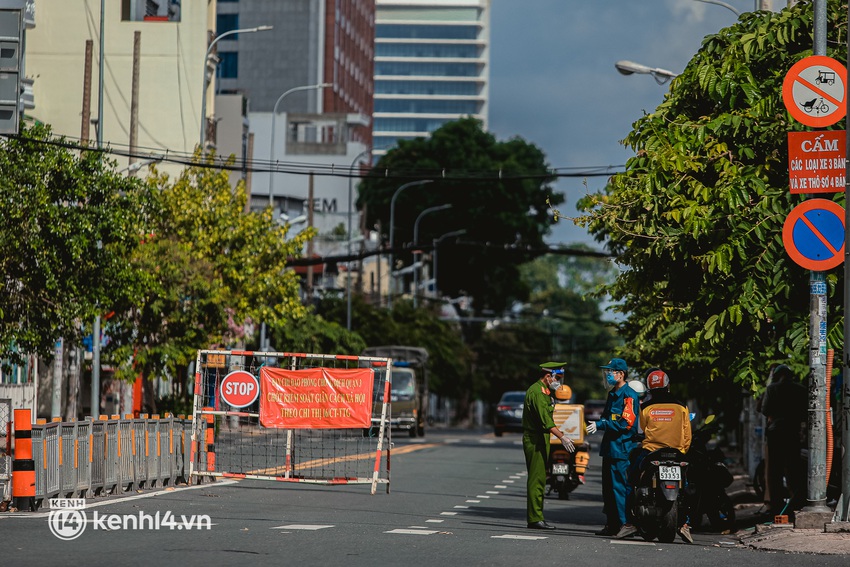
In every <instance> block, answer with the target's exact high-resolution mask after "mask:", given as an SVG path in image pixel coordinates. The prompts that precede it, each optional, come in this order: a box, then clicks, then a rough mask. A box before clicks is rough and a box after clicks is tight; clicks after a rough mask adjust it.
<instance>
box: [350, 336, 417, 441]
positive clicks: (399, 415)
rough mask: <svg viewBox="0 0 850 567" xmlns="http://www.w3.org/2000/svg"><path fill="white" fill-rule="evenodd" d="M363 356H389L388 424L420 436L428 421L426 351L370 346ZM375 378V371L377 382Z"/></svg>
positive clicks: (395, 346)
mask: <svg viewBox="0 0 850 567" xmlns="http://www.w3.org/2000/svg"><path fill="white" fill-rule="evenodd" d="M363 356H378V357H384V358H390V359H392V369H391V374H390V376H391V380H392V382H391V388H390V416H391V417H390V420H389V424H390V427H392V429H398V430H405V431H407V432H408V434H409V435H410V436H411V437H416V436H419V437H423V436H424V435H425V424H426V422H427V420H428V397H429V396H428V394H429V392H428V370H427V364H428V351H427V350H425V349H424V348H420V347H413V346H399V345H386V346H376V347H369V348H367V349H365V350H364V351H363ZM378 379H379V376H378V371H376V382H377V381H378ZM381 381H382V377H381Z"/></svg>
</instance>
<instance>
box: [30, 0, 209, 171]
mask: <svg viewBox="0 0 850 567" xmlns="http://www.w3.org/2000/svg"><path fill="white" fill-rule="evenodd" d="M105 7H106V9H105V12H104V15H103V19H104V26H103V29H104V50H103V60H104V69H103V70H104V73H103V117H102V119H100V118H101V117H98V115H97V109H98V106H99V105H98V96H99V92H100V89H99V88H98V77H99V75H100V69H99V60H100V53H99V47H100V18H101V14H100V1H99V0H38V2H37V3H36V6H35V27H33V28H32V29H30V30H28V32H27V45H26V52H27V63H26V80H27V81H29V82H31V84H32V86H31V89H32V93H33V95H32V109H31V110H29V111H28V112H27V114H28V115H29V116H31V117H33V118H35V119H36V120H39V121H41V122H44V123H47V124H50V125H51V126H52V128H53V132H54V133H55V134H57V135H62V136H67V137H68V138H69V139H72V140H73V139H80V138H83V137H85V138H86V139H88V140H90V141H94V140H96V139H97V130H96V128H97V127H98V125H101V126H102V128H103V136H102V138H103V142H104V145H108V146H110V147H112V148H115V149H116V150H128V149H129V144H130V116H131V108H130V107H131V101H132V99H133V96H132V85H133V50H134V36H135V32H137V31H138V32H140V33H141V36H140V58H139V60H140V64H139V93H138V117H139V118H138V140H137V148H136V151H138V152H139V153H151V154H159V153H161V152H163V151H164V150H166V149H167V150H169V151H170V152H173V153H178V154H179V153H185V154H191V153H192V152H193V151H194V150H195V148H196V147H197V145H198V143H199V132H200V125H201V116H200V108H201V97H202V93H201V89H202V84H201V83H202V82H201V78H202V73H203V65H204V57H205V53H206V48H207V45H208V43H207V42H208V41H209V35H210V30H211V29H213V27H214V23H215V0H199V1H193V2H185V1H184V2H177V1H176V0H159V1H146V2H143V1H142V0H124V1H123V2H114V1H113V2H106V3H105ZM87 41H91V42H92V46H93V49H92V58H91V81H90V82H89V83H88V84H85V76H86V75H85V68H86V55H85V54H86V42H87ZM87 89H88V92H90V95H91V103H90V105H89V107H88V108H84V106H83V101H84V92H86V90H87ZM211 104H212V103H211ZM86 116H90V122H89V123H88V124H86V123H84V122H85V117H86ZM118 164H119V167H122V166H124V165H127V164H128V158H126V157H122V158H120V159H118ZM160 169H162V170H163V171H166V172H168V173H170V174H174V175H176V174H178V173H179V172H180V171H181V170H182V169H183V166H181V165H176V164H175V165H169V164H167V163H163V164H162V165H161V166H160Z"/></svg>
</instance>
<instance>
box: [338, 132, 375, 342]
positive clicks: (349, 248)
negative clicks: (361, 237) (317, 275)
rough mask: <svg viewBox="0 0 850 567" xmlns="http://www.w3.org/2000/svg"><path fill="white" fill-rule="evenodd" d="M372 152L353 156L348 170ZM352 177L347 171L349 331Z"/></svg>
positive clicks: (348, 319)
mask: <svg viewBox="0 0 850 567" xmlns="http://www.w3.org/2000/svg"><path fill="white" fill-rule="evenodd" d="M370 153H372V149H371V148H369V149H366V150H363V151H362V152H360V153H359V154H357V157H355V158H354V160H352V162H351V167H350V168H349V170H351V169H354V165H355V164H356V163H357V162H358V161H360V158H362V157H364V156H367V155H369V154H370ZM353 179H354V174H353V172H351V171H349V174H348V272H347V273H348V279H347V280H346V282H345V293H346V295H347V296H348V298H347V300H346V301H347V307H346V317H345V328H346V329H348V330H349V331H350V330H351V240H352V239H351V204H352V203H351V200H352V199H351V195H352V187H351V186H352V183H353Z"/></svg>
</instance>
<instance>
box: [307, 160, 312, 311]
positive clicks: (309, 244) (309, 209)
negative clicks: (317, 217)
mask: <svg viewBox="0 0 850 567" xmlns="http://www.w3.org/2000/svg"><path fill="white" fill-rule="evenodd" d="M307 226H309V227H310V228H313V173H312V172H310V180H309V188H308V189H307ZM312 257H313V239H312V238H311V239H310V240H308V241H307V258H312ZM307 302H308V303H312V302H313V264H310V265H309V266H307Z"/></svg>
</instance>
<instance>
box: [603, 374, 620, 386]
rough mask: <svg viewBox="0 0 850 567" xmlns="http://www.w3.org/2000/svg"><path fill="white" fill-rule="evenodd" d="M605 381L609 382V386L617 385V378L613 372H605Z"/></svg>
mask: <svg viewBox="0 0 850 567" xmlns="http://www.w3.org/2000/svg"><path fill="white" fill-rule="evenodd" d="M605 383H606V384H608V386H609V388H613V387H614V386H616V385H617V378H616V377H615V376H614V373H613V372H607V373H606V374H605Z"/></svg>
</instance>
